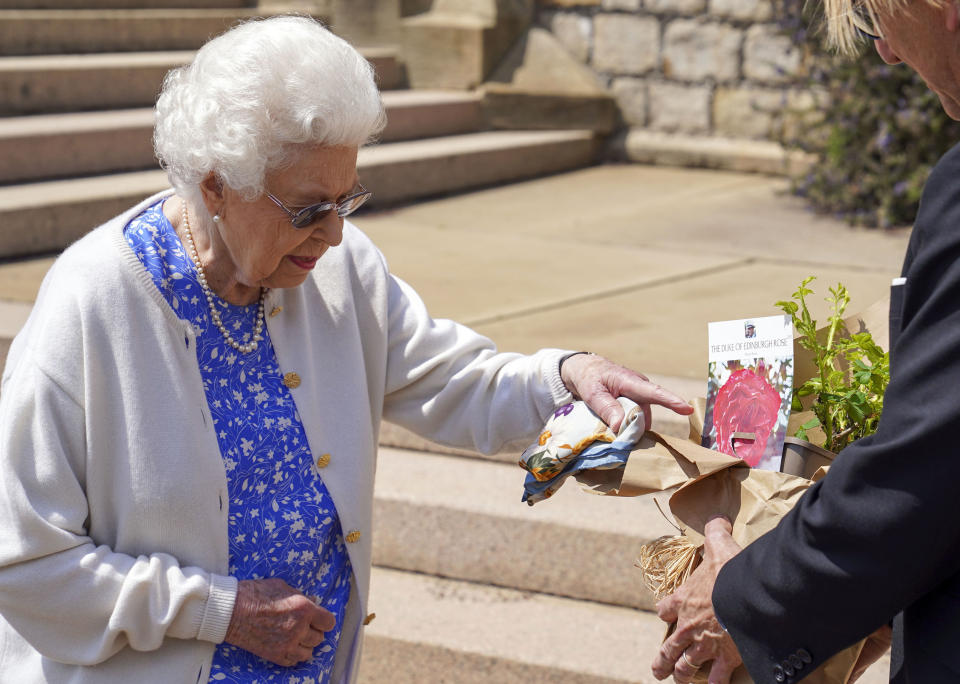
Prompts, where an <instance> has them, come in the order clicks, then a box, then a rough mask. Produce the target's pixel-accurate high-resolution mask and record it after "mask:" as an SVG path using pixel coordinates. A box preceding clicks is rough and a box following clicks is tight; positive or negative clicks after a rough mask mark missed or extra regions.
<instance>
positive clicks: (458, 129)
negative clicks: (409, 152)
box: [381, 90, 484, 142]
mask: <svg viewBox="0 0 960 684" xmlns="http://www.w3.org/2000/svg"><path fill="white" fill-rule="evenodd" d="M481 103H482V97H481V95H479V94H478V93H465V92H456V91H444V90H394V91H389V92H385V93H383V104H384V106H385V107H386V109H387V128H386V129H385V130H384V132H383V136H382V137H381V140H382V141H383V142H396V141H401V140H416V139H422V138H434V137H440V136H446V135H459V134H464V133H474V132H476V131H479V130H481V129H482V128H484V119H483V112H482V109H481Z"/></svg>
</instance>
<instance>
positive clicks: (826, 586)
mask: <svg viewBox="0 0 960 684" xmlns="http://www.w3.org/2000/svg"><path fill="white" fill-rule="evenodd" d="M957 179H960V147H958V148H955V149H954V150H952V151H951V152H950V153H948V155H947V156H946V157H944V159H943V160H941V162H940V163H939V164H938V165H937V168H936V169H935V170H934V173H933V174H931V177H930V180H929V181H928V184H927V188H926V190H925V193H924V196H923V200H922V203H921V210H920V214H919V215H918V217H917V223H916V227H915V228H914V233H913V236H912V237H911V245H910V250H909V257H908V262H907V265H906V266H905V270H904V276H906V278H907V282H906V284H905V286H904V287H905V290H904V300H903V312H902V321H903V323H902V328H901V331H900V334H899V336H898V337H897V339H896V343H895V345H894V347H893V349H892V350H891V368H892V373H891V382H890V385H889V387H888V389H887V393H886V396H885V400H884V410H883V416H882V418H881V420H880V425H879V429H878V431H877V433H876V434H875V435H873V436H872V437H869V438H866V439H862V440H860V441H858V442H857V443H855V444H853V445H851V446H850V447H848V448H847V449H845V450H844V451H843V452H842V453H841V454H840V455H839V456H838V457H837V459H836V461H835V463H834V465H833V467H832V468H831V469H830V472H829V474H828V475H827V477H826V478H825V479H824V480H823V481H821V482H820V483H818V484H817V485H814V486H813V487H811V488H810V490H809V491H808V492H807V494H806V495H805V496H804V497H803V498H802V499H801V500H800V502H799V503H798V504H797V506H796V508H795V509H794V510H793V511H791V512H790V513H789V514H788V515H787V516H786V517H785V518H784V519H783V520H782V521H781V523H780V525H779V526H778V527H777V528H775V529H774V530H773V531H771V532H770V533H769V534H767V535H765V536H764V537H762V538H761V539H759V540H757V541H756V542H755V543H753V544H751V545H750V546H749V547H747V548H746V549H744V551H743V552H742V553H740V554H739V555H738V556H736V557H735V558H734V559H733V560H731V561H730V562H729V563H728V564H727V565H726V566H725V567H724V568H723V570H722V572H721V573H720V576H719V577H718V580H717V584H716V587H715V589H714V594H713V603H714V607H715V609H716V613H717V616H718V617H719V619H720V621H721V623H722V624H723V625H724V626H725V627H726V628H727V629H728V630H729V632H730V634H731V635H732V636H733V639H734V641H735V642H736V644H737V647H738V649H739V650H740V653H741V655H742V656H743V660H744V663H745V665H746V666H747V669H748V670H749V672H750V675H751V676H752V677H753V678H754V680H755V681H756V682H758V683H764V682H771V683H774V682H779V681H783V680H782V679H778V678H777V677H776V676H775V669H774V668H775V667H776V666H777V665H782V663H783V662H784V661H787V660H789V659H790V657H791V656H792V655H794V654H797V653H799V652H800V651H801V650H802V651H806V653H807V654H809V655H810V656H811V658H812V662H811V663H809V664H808V665H805V667H803V668H802V669H803V670H805V673H809V671H810V670H812V669H814V668H815V667H817V666H818V665H819V664H820V663H822V662H823V661H825V660H826V659H828V658H829V657H830V656H832V655H833V654H834V653H836V652H838V651H840V650H842V649H843V648H845V647H847V646H849V645H851V644H853V643H855V642H856V641H858V640H859V639H861V638H862V637H864V636H866V635H867V634H869V633H870V632H872V631H873V630H875V629H877V628H878V627H880V626H882V625H883V624H885V623H887V622H888V621H889V620H890V619H891V618H892V617H893V616H894V615H895V614H897V613H898V612H900V611H901V610H903V609H904V608H905V607H906V606H908V605H910V604H911V603H913V602H914V601H916V600H917V599H918V598H919V597H921V596H923V595H924V594H926V593H928V592H930V591H931V590H933V589H934V588H936V587H937V586H938V585H939V584H941V583H942V582H943V581H944V580H945V579H946V578H949V577H950V576H952V575H954V574H955V573H957V572H958V570H960V554H958V553H957V551H956V549H957V548H958V544H960V516H958V515H957V494H956V490H957V486H958V483H960V458H958V456H957V445H958V444H960V402H958V401H957V400H956V392H957V389H956V388H957V387H958V386H960V181H958V180H957ZM891 334H893V331H891ZM794 662H795V659H794ZM797 676H798V677H799V676H801V673H798V674H797ZM781 677H782V675H781Z"/></svg>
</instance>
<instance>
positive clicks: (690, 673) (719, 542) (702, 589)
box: [653, 516, 743, 684]
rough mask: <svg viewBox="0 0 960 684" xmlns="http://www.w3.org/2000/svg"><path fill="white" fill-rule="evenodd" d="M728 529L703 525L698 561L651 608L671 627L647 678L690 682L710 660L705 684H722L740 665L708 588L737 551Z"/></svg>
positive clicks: (721, 522)
mask: <svg viewBox="0 0 960 684" xmlns="http://www.w3.org/2000/svg"><path fill="white" fill-rule="evenodd" d="M732 531H733V527H732V526H731V525H730V521H729V520H727V519H726V518H724V517H722V516H718V517H715V518H713V519H711V520H710V521H709V522H707V525H706V529H705V530H704V536H705V538H706V541H705V542H704V553H703V562H702V563H701V564H700V565H699V566H698V567H697V569H696V570H694V571H693V573H692V574H691V575H690V578H689V579H688V580H687V581H686V582H684V583H683V586H681V587H680V588H679V589H678V590H677V591H676V593H674V594H672V595H671V596H668V597H667V598H665V599H663V600H662V601H660V603H658V604H657V615H658V616H659V617H660V619H661V620H663V621H664V622H667V623H673V622H676V623H677V628H676V630H675V631H674V632H673V634H671V635H670V637H669V638H668V639H667V640H666V641H664V642H663V644H662V645H661V646H660V652H659V653H658V654H657V657H656V659H655V660H654V661H653V676H654V677H656V678H657V679H666V678H667V677H669V676H670V675H673V676H674V679H676V681H678V682H690V681H693V677H694V675H696V673H697V670H699V669H700V667H701V666H703V665H704V664H705V663H707V662H710V661H713V665H712V666H711V668H710V678H709V680H708V681H709V683H710V684H727V682H729V681H730V675H732V674H733V671H734V669H736V667H737V665H739V664H740V663H741V662H743V661H742V660H741V659H740V654H739V653H738V652H737V647H736V645H734V643H733V639H731V638H730V635H729V634H727V633H726V631H724V629H723V628H722V627H721V626H720V623H719V622H718V621H717V616H716V615H715V614H714V612H713V599H712V596H713V585H714V584H716V581H717V575H718V574H719V573H720V568H722V567H723V565H724V563H726V562H727V561H728V560H730V559H731V558H733V557H734V556H735V555H737V554H738V553H739V552H740V547H739V546H737V543H736V542H735V541H734V540H733V537H732V536H731V532H732Z"/></svg>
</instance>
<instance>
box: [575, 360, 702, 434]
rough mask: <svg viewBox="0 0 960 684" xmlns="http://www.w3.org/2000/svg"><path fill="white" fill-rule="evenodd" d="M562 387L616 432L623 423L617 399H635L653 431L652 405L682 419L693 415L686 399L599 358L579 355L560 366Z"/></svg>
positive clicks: (647, 424)
mask: <svg viewBox="0 0 960 684" xmlns="http://www.w3.org/2000/svg"><path fill="white" fill-rule="evenodd" d="M560 376H561V379H562V380H563V384H564V385H566V386H567V389H568V390H570V393H571V394H573V396H574V397H576V398H577V399H582V400H583V401H584V402H585V403H586V404H587V406H589V407H590V410H592V411H593V412H594V413H596V414H597V415H598V416H600V419H601V420H602V421H603V422H604V423H606V424H607V425H609V426H610V429H611V430H613V431H614V432H617V431H618V430H619V429H620V423H621V422H623V407H622V406H620V404H619V402H617V397H626V398H627V399H632V400H633V401H635V402H637V404H639V405H640V408H641V410H642V411H643V419H644V426H645V428H646V429H647V430H649V429H650V426H651V422H650V404H660V405H661V406H666V407H667V408H668V409H670V410H672V411H674V412H676V413H679V414H680V415H682V416H685V415H688V414H690V413H693V407H691V406H690V405H689V404H688V403H687V402H686V401H684V399H683V398H681V397H678V396H677V395H676V394H674V393H673V392H670V391H668V390H666V389H664V388H663V387H661V386H660V385H656V384H654V383H652V382H650V381H649V380H648V379H647V377H646V376H644V375H641V374H640V373H636V372H634V371H632V370H630V369H629V368H624V367H623V366H618V365H617V364H615V363H613V362H612V361H609V360H607V359H605V358H603V357H602V356H597V355H596V354H577V355H575V356H571V357H569V358H568V359H567V360H565V361H564V362H563V364H562V365H561V366H560Z"/></svg>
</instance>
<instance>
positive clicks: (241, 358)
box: [124, 202, 351, 684]
mask: <svg viewBox="0 0 960 684" xmlns="http://www.w3.org/2000/svg"><path fill="white" fill-rule="evenodd" d="M124 235H125V237H126V239H127V242H128V243H129V245H130V247H131V248H132V249H133V250H134V252H135V253H136V255H137V257H138V258H139V259H140V261H141V263H142V264H143V265H144V267H145V268H146V269H147V271H148V272H149V273H150V275H151V276H152V278H153V281H154V283H155V284H156V286H157V287H158V288H159V290H160V292H161V293H162V294H163V296H164V298H165V299H166V300H167V302H168V303H169V304H170V306H171V307H172V308H173V310H174V311H175V312H176V313H177V314H178V315H179V316H180V318H181V319H183V320H186V321H189V322H190V323H191V324H192V325H193V327H194V329H195V330H196V331H197V347H196V349H197V360H198V361H199V363H200V373H201V377H202V380H203V388H204V392H205V393H206V398H207V404H208V405H209V408H210V412H211V415H212V418H213V425H214V428H215V429H216V431H217V440H218V442H219V445H220V453H221V456H222V458H223V463H224V466H225V467H226V471H227V483H228V494H229V504H227V502H225V503H224V505H229V519H228V524H229V534H230V574H231V575H232V576H234V577H236V578H237V579H240V580H244V579H262V578H267V577H278V578H280V579H282V580H284V581H286V582H287V583H288V584H290V585H291V586H292V587H295V588H296V589H299V590H300V591H302V592H303V593H304V594H306V595H307V596H311V597H315V598H316V600H317V603H318V604H319V605H321V606H323V607H324V608H326V609H327V610H329V611H330V612H332V613H333V614H334V615H335V616H336V619H337V627H336V628H335V629H334V630H333V631H330V632H327V633H326V638H325V639H324V642H323V643H322V644H320V645H319V646H318V647H317V648H316V649H315V651H314V658H313V660H311V661H309V662H306V663H301V664H299V665H297V666H294V667H280V666H278V665H274V664H272V663H269V662H267V661H265V660H262V659H261V658H258V657H257V656H255V655H253V654H252V653H250V652H248V651H245V650H242V649H239V648H237V647H235V646H231V645H229V644H226V643H222V644H219V645H218V646H217V649H216V651H215V653H214V657H213V664H212V667H211V671H210V681H211V682H226V683H228V684H229V683H233V682H236V683H238V684H239V683H240V682H282V683H283V684H321V683H323V682H328V681H329V679H330V672H331V671H332V669H333V661H334V656H335V655H336V650H337V644H338V642H339V639H340V625H342V623H343V617H344V613H345V611H346V606H347V600H348V599H349V597H350V575H351V567H350V560H349V557H348V556H347V551H346V546H345V543H344V540H343V533H342V531H341V529H340V520H339V517H338V516H337V510H336V507H335V506H334V503H333V500H332V499H331V497H330V494H329V493H328V492H327V489H326V487H325V486H324V484H323V479H322V478H321V477H320V471H319V469H318V467H317V458H316V457H315V456H314V454H313V453H312V452H311V450H310V445H309V444H308V443H307V437H306V433H305V432H304V429H303V424H302V423H301V422H300V416H299V415H298V413H297V407H296V405H295V404H294V401H293V397H292V396H291V394H290V391H289V389H287V387H286V386H285V385H284V384H283V372H282V371H281V369H280V366H279V363H278V361H277V357H276V353H275V352H274V348H273V344H272V343H271V341H270V335H269V331H268V330H267V329H266V328H264V330H263V333H262V335H263V338H264V339H263V340H262V341H261V342H260V344H259V346H258V347H257V349H256V350H254V351H252V352H250V353H248V354H241V353H240V352H238V351H236V350H235V349H233V348H232V347H231V346H229V345H228V344H227V342H226V340H225V339H224V337H223V335H222V334H221V333H220V331H219V329H217V327H216V326H214V325H213V324H212V322H211V321H210V314H209V309H208V305H207V300H206V297H205V295H204V293H203V291H202V289H201V287H200V283H199V281H198V280H197V273H196V269H195V267H194V265H193V262H192V261H191V259H190V257H189V255H188V254H187V253H186V251H185V250H184V248H183V246H182V244H181V242H180V239H179V238H178V237H177V235H176V232H175V231H174V229H173V226H172V225H171V224H170V222H169V221H168V220H167V218H166V217H165V216H164V214H163V211H162V202H159V203H157V204H155V205H153V206H152V207H150V208H149V209H147V210H146V211H145V212H144V213H143V214H141V215H140V216H138V217H136V218H134V219H133V220H131V221H130V223H129V224H128V225H127V227H126V229H125V232H124ZM215 302H216V303H217V306H219V307H220V316H221V319H222V321H223V323H224V325H225V326H226V328H227V329H228V330H230V331H231V335H232V336H233V338H234V339H235V340H237V341H238V342H240V343H241V344H243V343H245V342H247V341H248V340H249V339H250V336H251V335H252V330H253V327H254V323H255V320H256V313H257V304H256V303H254V304H251V305H250V306H233V305H230V304H227V303H226V302H224V301H222V300H220V299H219V298H217V299H215ZM171 429H174V430H175V429H176V426H175V425H174V426H171ZM184 476H185V477H188V476H189V473H184Z"/></svg>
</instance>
